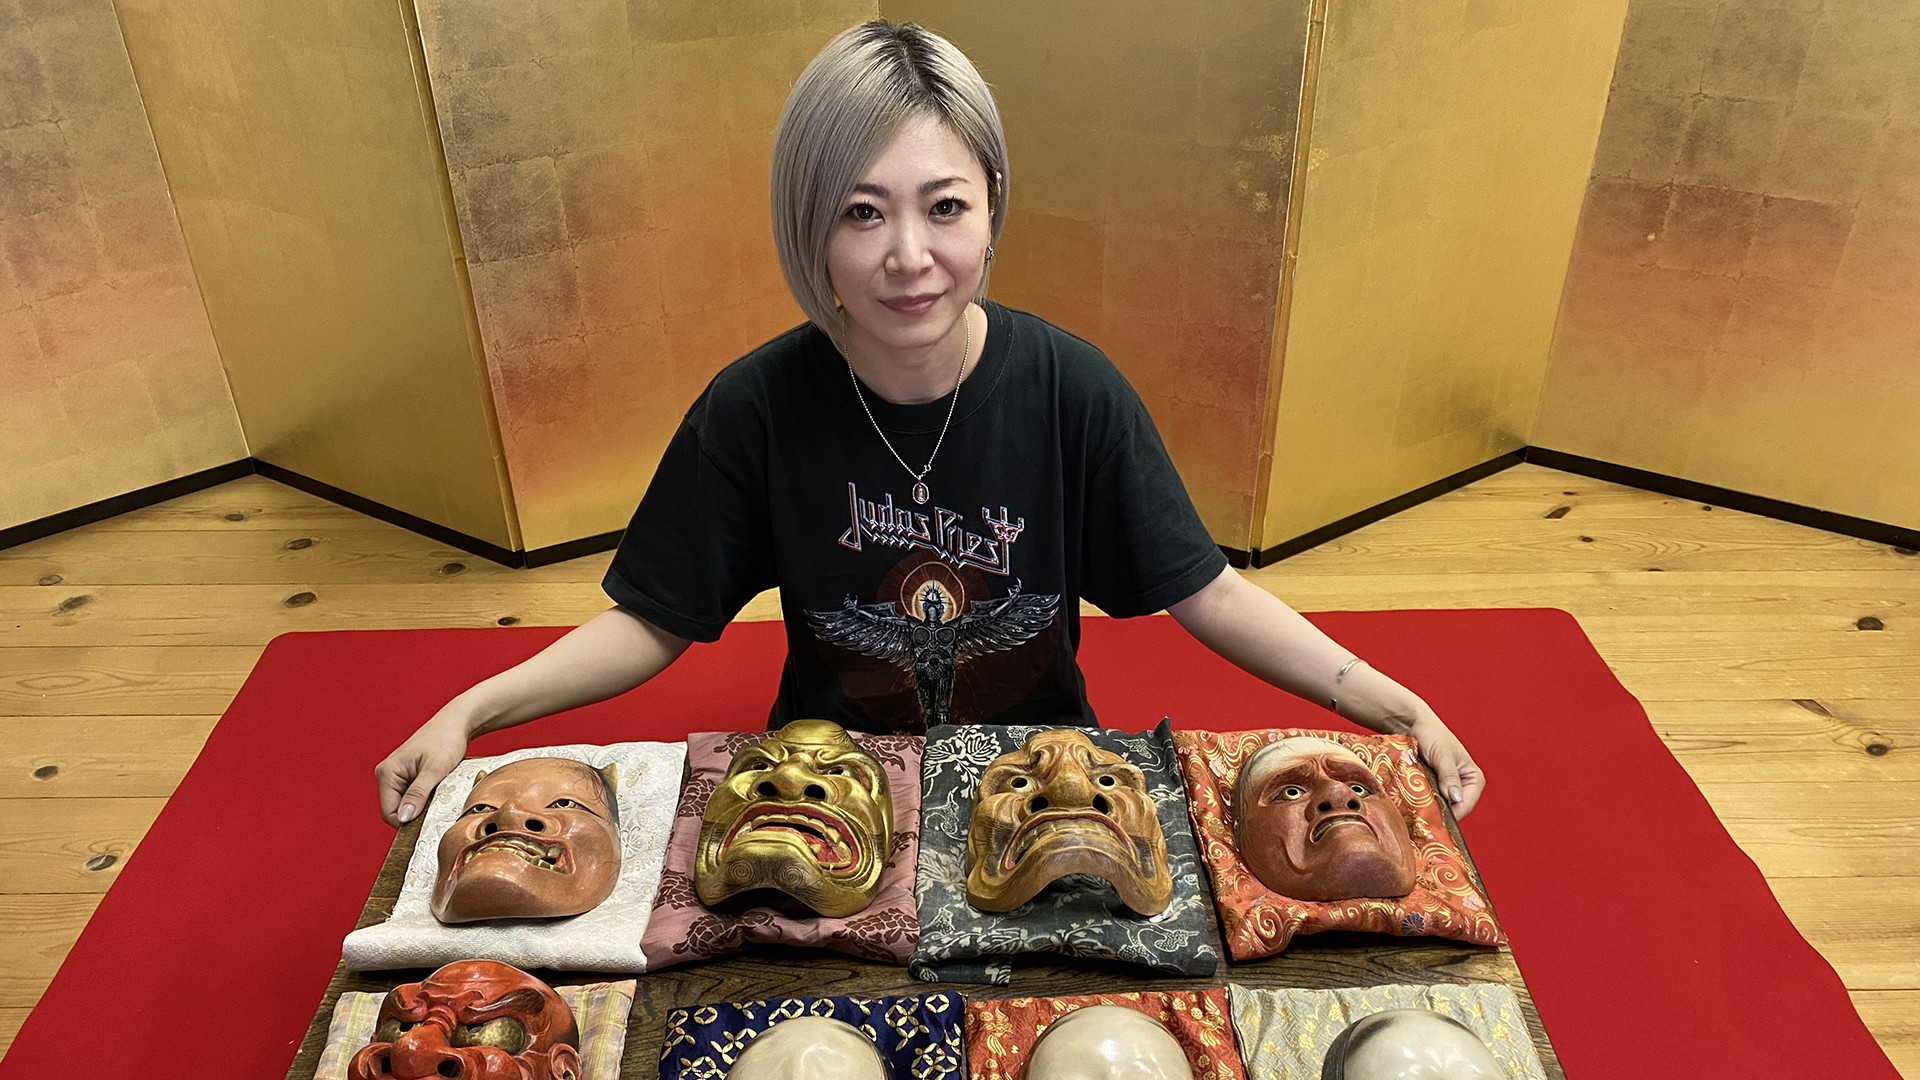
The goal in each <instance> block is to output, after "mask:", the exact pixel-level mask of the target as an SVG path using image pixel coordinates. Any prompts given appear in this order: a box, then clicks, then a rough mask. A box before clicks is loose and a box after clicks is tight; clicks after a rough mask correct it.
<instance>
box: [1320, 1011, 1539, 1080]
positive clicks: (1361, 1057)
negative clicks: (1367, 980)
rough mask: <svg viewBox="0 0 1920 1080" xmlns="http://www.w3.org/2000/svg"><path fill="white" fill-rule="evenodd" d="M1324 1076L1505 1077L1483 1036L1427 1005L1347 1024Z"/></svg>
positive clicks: (1365, 1079)
mask: <svg viewBox="0 0 1920 1080" xmlns="http://www.w3.org/2000/svg"><path fill="white" fill-rule="evenodd" d="M1320 1075H1321V1080H1507V1074H1506V1071H1505V1070H1504V1069H1502V1068H1501V1067H1500V1064H1499V1063H1498V1062H1496V1061H1494V1060H1493V1055H1492V1054H1491V1053H1489V1052H1488V1050H1487V1047H1486V1044H1485V1043H1482V1042H1481V1041H1480V1037H1479V1036H1478V1035H1475V1034H1474V1033H1473V1032H1472V1031H1471V1030H1469V1029H1468V1028H1466V1027H1465V1026H1463V1025H1462V1024H1461V1023H1460V1022H1459V1021H1458V1020H1455V1019H1453V1018H1452V1017H1449V1016H1442V1015H1441V1014H1439V1013H1437V1012H1429V1011H1428V1010H1426V1009H1389V1010H1387V1011H1386V1012H1377V1013H1374V1014H1373V1015H1371V1016H1364V1017H1361V1018H1360V1019H1358V1020H1355V1021H1354V1022H1353V1023H1351V1024H1349V1025H1347V1029H1346V1030H1345V1031H1343V1032H1341V1033H1340V1035H1339V1037H1338V1038H1336V1039H1334V1041H1333V1045H1332V1046H1331V1047H1328V1049H1327V1059H1326V1061H1325V1063H1324V1064H1323V1065H1322V1067H1321V1071H1320Z"/></svg>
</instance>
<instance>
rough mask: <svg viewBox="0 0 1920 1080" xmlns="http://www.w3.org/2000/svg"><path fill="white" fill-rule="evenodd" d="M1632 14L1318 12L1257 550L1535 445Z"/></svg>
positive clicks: (1617, 5)
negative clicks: (1599, 139) (1618, 49)
mask: <svg viewBox="0 0 1920 1080" xmlns="http://www.w3.org/2000/svg"><path fill="white" fill-rule="evenodd" d="M1625 9H1626V0H1587V2H1582V3H1528V2H1519V0H1472V2H1468V3H1457V2H1456V3H1448V4H1440V3H1405V2H1401V0H1327V2H1326V30H1325V36H1324V39H1323V41H1322V42H1321V44H1320V48H1319V56H1318V63H1317V64H1316V65H1314V73H1313V75H1312V80H1313V94H1314V109H1313V114H1312V118H1311V123H1310V127H1309V129H1308V130H1309V136H1308V146H1307V151H1306V152H1307V160H1306V162H1305V165H1306V169H1305V173H1306V183H1305V188H1304V191H1302V192H1300V193H1298V194H1297V195H1296V197H1297V198H1300V199H1301V200H1302V206H1301V214H1300V231H1299V235H1298V238H1297V243H1298V263H1297V268H1296V270H1295V279H1294V288H1293V296H1292V303H1291V308H1290V311H1288V312H1286V313H1285V314H1284V318H1285V328H1286V329H1285V333H1286V341H1285V351H1284V355H1283V357H1282V360H1281V363H1282V365H1283V367H1282V371H1281V376H1280V394H1279V400H1278V402H1277V403H1276V407H1277V410H1278V413H1277V416H1276V420H1275V423H1274V425H1273V427H1274V431H1275V441H1274V444H1273V448H1272V453H1273V461H1272V469H1271V476H1270V479H1269V487H1268V489H1267V490H1266V491H1265V492H1264V493H1263V494H1264V496H1265V507H1264V512H1263V513H1262V515H1261V518H1260V522H1259V525H1260V528H1259V532H1258V534H1257V536H1256V543H1255V546H1256V547H1270V546H1273V545H1275V544H1278V543H1281V542H1284V541H1286V540H1288V539H1291V538H1293V537H1295V536H1299V535H1301V534H1303V533H1306V532H1308V531H1311V530H1313V529H1315V528H1318V527H1319V526H1322V525H1326V524H1328V523H1330V522H1333V521H1337V520H1339V519H1340V518H1342V517H1345V516H1347V515H1349V514H1353V513H1357V512H1359V511H1361V510H1364V509H1367V508H1368V507H1371V506H1374V505H1376V504H1378V503H1381V502H1384V501H1385V500H1387V499H1390V498H1393V497H1395V496H1397V495H1401V494H1404V493H1406V492H1408V491H1412V490H1413V489H1415V488H1418V487H1421V486H1423V485H1425V484H1427V483H1430V482H1432V481H1435V480H1438V479H1441V478H1443V477H1445V476H1448V475H1450V474H1452V473H1455V472H1459V471H1460V470H1462V469H1465V468H1468V467H1470V466H1472V465H1476V464H1479V463H1480V462H1482V461H1485V460H1487V459H1489V458H1492V457H1496V456H1498V455H1499V454H1501V453H1504V452H1506V451H1509V450H1514V449H1517V448H1519V447H1521V446H1524V445H1526V443H1527V441H1528V434H1529V430H1530V428H1531V426H1532V423H1533V417H1534V411H1535V408H1536V405H1537V403H1538V400H1539V393H1540V384H1541V380H1542V378H1543V377H1544V375H1545V372H1546V366H1547V349H1548V345H1549V343H1550V340H1551V337H1552V333H1553V324H1554V314H1555V310H1556V308H1557V306H1558V303H1559V296H1560V286H1561V280H1562V276H1563V274H1564V271H1565V268H1566V264H1567V253H1568V251H1569V249H1570V248H1571V246H1572V240H1573V231H1574V224H1575V221H1576V219H1577V217H1578V214H1579V208H1580V193H1581V188H1582V185H1583V184H1584V182H1585V178H1586V174H1587V171H1588V165H1589V163H1590V162H1591V159H1592V154H1593V144H1594V138H1595V134H1596V132H1597V130H1598V128H1599V124H1600V117H1601V114H1602V111H1603V109H1604V107H1605V102H1606V88H1607V78H1608V73H1609V72H1610V70H1611V69H1612V67H1613V61H1614V50H1615V45H1616V43H1617V42H1618V41H1619V32H1620V25H1621V20H1622V18H1623V16H1624V12H1625Z"/></svg>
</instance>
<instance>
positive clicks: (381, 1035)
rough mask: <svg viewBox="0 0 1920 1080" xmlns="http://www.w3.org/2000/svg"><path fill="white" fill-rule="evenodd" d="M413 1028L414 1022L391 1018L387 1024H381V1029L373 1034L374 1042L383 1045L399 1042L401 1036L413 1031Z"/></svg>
mask: <svg viewBox="0 0 1920 1080" xmlns="http://www.w3.org/2000/svg"><path fill="white" fill-rule="evenodd" d="M413 1028H414V1024H413V1023H412V1022H410V1021H402V1020H399V1019H396V1018H394V1017H391V1016H390V1017H388V1018H387V1020H386V1022H385V1023H383V1024H381V1025H380V1027H379V1029H378V1030H376V1031H375V1032H374V1033H373V1041H374V1042H383V1043H394V1042H399V1041H400V1036H401V1035H404V1034H406V1033H407V1032H409V1031H412V1030H413Z"/></svg>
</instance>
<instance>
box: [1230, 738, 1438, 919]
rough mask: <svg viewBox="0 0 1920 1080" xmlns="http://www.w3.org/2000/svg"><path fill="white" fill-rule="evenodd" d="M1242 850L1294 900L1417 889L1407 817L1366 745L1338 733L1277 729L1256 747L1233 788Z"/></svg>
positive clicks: (1271, 884)
mask: <svg viewBox="0 0 1920 1080" xmlns="http://www.w3.org/2000/svg"><path fill="white" fill-rule="evenodd" d="M1233 817H1234V823H1233V825H1234V839H1235V841H1236V842H1237V843H1238V844H1239V845H1240V859H1241V861H1243V862H1245V863H1246V864H1247V869H1249V870H1252V871H1253V876H1254V877H1257V878H1259V879H1260V881H1261V883H1262V884H1264V885H1266V887H1267V888H1269V889H1272V890H1273V891H1274V892H1277V893H1279V894H1280V895H1282V896H1287V897H1292V898H1293V899H1295V900H1313V901H1325V900H1351V899H1354V898H1356V897H1362V896H1374V897H1396V896H1405V895H1407V894H1408V893H1410V892H1412V891H1413V882H1414V870H1415V866H1414V850H1413V840H1412V838H1411V837H1409V836H1408V835H1407V822H1406V819H1405V818H1403V817H1401V816H1400V809H1399V807H1397V806H1395V805H1394V804H1393V800H1392V799H1389V798H1388V797H1387V796H1386V794H1385V793H1384V788H1383V785H1382V784H1381V783H1380V781H1379V779H1378V778H1377V777H1375V776H1374V775H1373V771H1372V770H1371V769H1368V768H1367V765H1366V762H1364V761H1362V760H1360V755H1358V754H1356V753H1354V752H1353V751H1352V750H1349V749H1347V748H1346V747H1345V746H1342V745H1340V744H1339V743H1338V742H1335V741H1334V740H1332V739H1319V738H1311V737H1304V738H1292V739H1280V740H1277V741H1275V742H1270V743H1268V744H1267V745H1265V746H1263V747H1261V748H1260V749H1258V750H1256V751H1254V752H1253V756H1251V757H1249V758H1248V759H1247V763H1246V764H1245V765H1243V766H1241V768H1240V776H1239V778H1238V779H1237V780H1235V781H1234V789H1233Z"/></svg>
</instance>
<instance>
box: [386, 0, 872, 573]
mask: <svg viewBox="0 0 1920 1080" xmlns="http://www.w3.org/2000/svg"><path fill="white" fill-rule="evenodd" d="M415 2H416V6H417V8H418V10H419V15H420V28H421V35H422V40H423V42H424V45H425V53H426V62H427V71H428V73H429V76H430V78H431V82H432V87H433V94H434V99H435V101H436V103H437V106H438V110H439V126H440V131H441V133H442V136H443V139H444V144H445V148H446V161H447V168H448V170H449V172H450V173H451V177H452V185H453V194H454V202H455V205H456V206H457V207H458V210H459V220H460V230H461V235H462V236H463V237H464V238H465V240H466V258H467V262H468V266H469V268H470V271H471V277H472V284H473V301H474V306H475V309H476V310H477V312H478V315H479V322H480V327H481V331H482V336H483V338H484V341H485V345H486V355H487V365H488V372H489V375H490V378H491V380H492V386H493V393H494V400H495V402H496V405H497V408H498V414H499V425H500V434H501V438H502V441H503V443H504V448H505V453H506V460H507V467H508V471H509V473H510V474H511V476H512V482H513V490H514V495H515V498H516V503H517V506H518V510H519V520H520V528H521V533H522V536H523V540H524V543H525V546H526V547H528V548H530V549H531V548H539V547H544V546H547V545H550V544H555V543H560V542H563V541H567V540H573V539H577V538H580V537H583V536H591V535H594V534H597V533H603V532H607V531H610V530H614V529H619V528H621V527H623V526H625V525H626V523H627V518H628V517H629V516H630V515H631V514H632V513H633V508H634V506H635V505H636V504H637V503H638V502H639V501H640V496H641V494H642V492H644V491H645V489H646V485H647V481H648V479H649V478H650V477H651V476H652V474H653V468H654V465H655V463H656V462H657V461H658V460H659V457H660V454H661V451H662V450H663V449H664V448H665V446H666V443H667V440H668V439H669V438H670V437H671V436H672V435H673V432H674V429H675V427H676V426H677V425H678V423H679V420H680V416H681V415H682V414H683V413H684V412H685V411H686V409H687V406H689V405H690V404H692V402H693V399H694V398H695V397H696V396H697V395H698V394H699V393H700V391H701V389H702V388H704V387H705V386H706V384H707V381H708V380H709V379H711V378H712V377H713V375H714V373H715V372H716V371H718V370H719V369H720V368H721V367H722V366H723V365H725V364H726V363H727V362H729V361H731V360H734V359H736V358H737V357H739V356H740V355H741V354H743V353H745V352H747V351H748V350H749V349H751V348H753V347H754V346H756V345H758V344H760V343H761V342H762V341H765V340H766V339H767V338H770V337H772V336H774V335H775V334H777V333H779V332H780V331H782V330H785V329H787V328H788V327H790V326H793V325H794V324H796V323H798V322H800V321H801V315H800V310H799V308H798V307H796V306H795V305H794V303H793V301H792V300H791V299H790V298H789V296H788V294H787V290H786V286H785V284H784V283H783V282H782V280H781V277H780V268H779V264H778V263H777V262H776V261H775V259H774V254H773V233H772V226H771V223H770V220H769V212H768V203H767V171H768V163H769V160H770V157H771V152H772V143H773V127H774V123H775V121H776V120H778V119H779V115H780V104H781V102H782V101H783V100H784V99H785V97H786V92H787V88H788V87H789V86H790V85H792V83H793V80H794V78H795V77H797V76H798V75H799V74H800V70H801V69H802V68H803V67H805V66H806V63H807V61H808V60H809V59H811V58H812V56H813V54H814V53H815V52H816V51H818V50H819V48H820V46H822V45H824V44H826V42H827V39H828V38H830V37H831V36H832V35H833V34H835V33H838V32H839V31H840V30H842V29H845V28H846V27H847V26H850V25H852V24H854V23H857V22H860V21H863V20H865V19H870V18H872V17H874V15H875V11H874V8H873V5H872V3H871V2H870V0H827V2H823V3H818V4H808V5H803V7H804V8H805V10H804V11H802V10H801V8H798V7H795V6H794V5H792V4H786V5H769V4H765V3H760V2H757V0H732V2H728V3H719V4H715V3H707V2H701V0H686V2H676V3H663V2H655V0H646V2H641V0H633V2H631V3H629V2H627V0H579V2H577V3H571V4H567V5H563V6H560V7H554V6H551V5H543V4H529V3H526V2H524V0H415Z"/></svg>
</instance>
